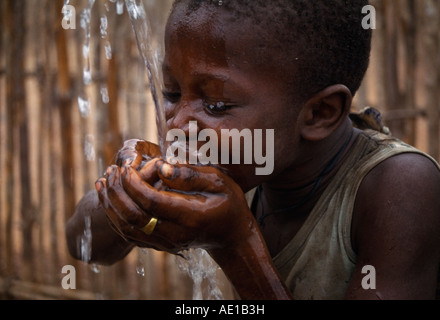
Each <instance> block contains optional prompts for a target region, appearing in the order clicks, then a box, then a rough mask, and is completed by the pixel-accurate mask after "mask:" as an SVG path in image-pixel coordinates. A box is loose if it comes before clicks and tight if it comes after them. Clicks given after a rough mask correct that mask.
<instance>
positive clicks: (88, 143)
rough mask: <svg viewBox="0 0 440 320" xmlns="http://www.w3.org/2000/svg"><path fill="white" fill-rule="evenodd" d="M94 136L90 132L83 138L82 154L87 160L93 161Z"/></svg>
mask: <svg viewBox="0 0 440 320" xmlns="http://www.w3.org/2000/svg"><path fill="white" fill-rule="evenodd" d="M94 140H95V139H94V137H93V135H91V134H88V135H86V138H85V140H84V156H85V157H86V160H87V161H95V147H94Z"/></svg>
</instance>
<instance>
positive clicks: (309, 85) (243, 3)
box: [174, 0, 372, 101]
mask: <svg viewBox="0 0 440 320" xmlns="http://www.w3.org/2000/svg"><path fill="white" fill-rule="evenodd" d="M182 2H185V3H186V4H187V10H188V11H189V12H195V11H196V10H197V9H198V8H199V7H200V6H201V5H215V6H217V7H218V8H219V9H220V8H221V10H227V11H229V12H230V13H231V14H232V16H233V17H234V19H236V20H237V21H242V20H243V19H250V20H251V22H252V23H253V24H254V25H255V26H256V28H255V32H259V33H260V35H261V37H263V38H265V39H270V41H272V42H273V43H275V47H276V48H277V49H278V51H279V54H281V56H280V58H281V59H280V60H279V61H280V63H281V64H282V67H283V70H284V77H285V80H286V81H288V82H289V84H291V85H292V89H293V88H295V89H294V90H295V92H296V94H299V95H300V97H299V98H300V99H301V100H303V101H304V100H306V99H308V98H310V97H312V96H313V95H314V94H316V93H318V92H319V91H321V90H323V89H324V88H326V87H328V86H330V85H333V84H344V85H345V86H347V87H348V88H349V89H350V91H351V93H352V95H353V96H354V95H355V93H356V92H357V90H358V89H359V87H360V85H361V83H362V80H363V78H364V76H365V72H366V70H367V68H368V64H369V59H370V51H371V36H372V32H371V30H370V29H364V28H363V27H362V19H363V18H364V17H365V16H364V14H363V13H362V8H363V7H364V6H366V5H368V0H176V1H175V3H174V6H175V5H176V4H178V3H182ZM271 47H272V48H273V47H274V44H272V45H271ZM292 67H293V68H294V69H292ZM293 75H294V76H293Z"/></svg>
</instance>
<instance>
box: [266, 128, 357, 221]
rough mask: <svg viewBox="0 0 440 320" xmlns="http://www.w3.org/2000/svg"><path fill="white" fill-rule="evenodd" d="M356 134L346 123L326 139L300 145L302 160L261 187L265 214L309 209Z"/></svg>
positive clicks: (335, 169) (339, 163)
mask: <svg viewBox="0 0 440 320" xmlns="http://www.w3.org/2000/svg"><path fill="white" fill-rule="evenodd" d="M358 133H359V132H358V131H357V130H356V129H354V128H353V127H352V125H351V122H350V121H349V120H348V121H347V122H345V123H344V124H343V125H342V126H341V127H340V128H339V129H338V130H337V131H335V132H334V133H333V134H332V136H330V137H328V138H327V139H325V140H323V141H321V142H317V143H306V142H304V143H303V146H302V147H301V154H303V155H304V156H303V157H302V159H303V160H302V161H301V162H299V163H298V164H297V165H293V166H291V167H290V168H288V169H287V170H285V171H284V172H283V173H282V174H280V175H279V176H277V178H275V179H273V180H271V181H269V182H267V183H264V184H263V185H262V188H261V189H262V194H261V200H262V201H263V202H262V205H263V207H264V211H265V214H270V213H271V212H274V211H279V210H284V211H286V212H289V211H295V212H297V213H300V212H304V211H305V210H306V211H307V210H310V209H311V208H312V207H313V205H314V203H316V201H317V199H319V196H320V195H321V194H322V192H323V191H324V190H325V187H326V186H327V185H328V183H329V182H330V181H331V178H332V177H333V175H334V174H335V173H336V172H337V170H338V169H339V167H340V165H341V163H342V162H343V159H344V158H345V156H346V155H347V154H348V151H349V149H350V147H351V145H352V143H353V141H355V139H356V137H357V135H358ZM260 191H261V190H260ZM289 208H292V210H289Z"/></svg>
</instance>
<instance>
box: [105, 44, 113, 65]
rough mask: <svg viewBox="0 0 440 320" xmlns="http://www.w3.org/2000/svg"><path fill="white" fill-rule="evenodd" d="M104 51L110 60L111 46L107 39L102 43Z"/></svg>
mask: <svg viewBox="0 0 440 320" xmlns="http://www.w3.org/2000/svg"><path fill="white" fill-rule="evenodd" d="M104 52H105V57H106V58H107V60H110V59H111V58H112V46H111V44H110V42H109V41H106V42H105V44H104Z"/></svg>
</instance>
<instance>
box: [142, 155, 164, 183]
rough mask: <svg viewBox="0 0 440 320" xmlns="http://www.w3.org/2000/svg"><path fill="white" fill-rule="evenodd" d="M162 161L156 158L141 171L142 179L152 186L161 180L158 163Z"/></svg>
mask: <svg viewBox="0 0 440 320" xmlns="http://www.w3.org/2000/svg"><path fill="white" fill-rule="evenodd" d="M158 161H161V160H160V159H158V158H156V159H153V160H151V161H149V162H147V163H146V164H145V165H144V166H143V167H142V168H141V169H140V170H139V175H140V177H141V178H142V179H143V180H144V181H145V182H147V183H148V184H150V185H154V184H155V183H156V182H157V181H158V180H159V175H158V174H157V166H156V162H158Z"/></svg>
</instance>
